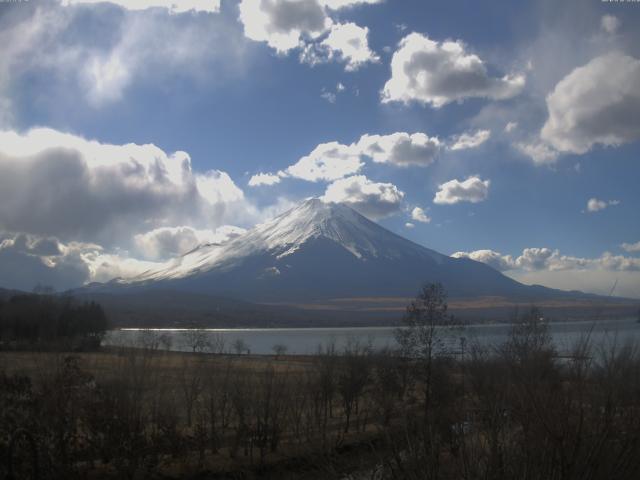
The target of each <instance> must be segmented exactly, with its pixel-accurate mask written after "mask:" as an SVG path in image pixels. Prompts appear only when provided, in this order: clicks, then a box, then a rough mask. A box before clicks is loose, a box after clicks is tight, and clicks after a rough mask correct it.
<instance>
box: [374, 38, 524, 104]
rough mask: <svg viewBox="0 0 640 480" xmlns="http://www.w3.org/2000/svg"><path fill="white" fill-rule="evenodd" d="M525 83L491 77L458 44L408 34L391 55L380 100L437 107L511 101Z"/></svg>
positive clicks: (515, 77) (514, 77)
mask: <svg viewBox="0 0 640 480" xmlns="http://www.w3.org/2000/svg"><path fill="white" fill-rule="evenodd" d="M524 84H525V78H524V76H523V75H505V76H503V77H501V78H497V77H493V76H491V75H490V74H489V72H488V70H487V66H486V64H485V62H484V61H483V60H482V59H481V58H480V57H478V56H477V55H475V54H472V53H469V52H467V48H466V46H465V45H464V44H463V43H462V42H460V41H445V42H442V43H440V42H436V41H434V40H431V39H430V38H428V37H426V36H424V35H421V34H419V33H411V34H409V35H407V36H406V37H405V38H403V39H402V41H401V42H400V45H399V48H398V50H397V51H396V52H395V53H394V54H393V58H392V60H391V78H390V79H389V80H388V81H387V83H386V84H385V86H384V89H383V90H382V101H383V102H393V101H397V102H403V103H409V102H412V101H416V102H420V103H423V104H429V105H431V106H432V107H434V108H440V107H442V106H443V105H446V104H447V103H450V102H455V101H462V100H464V99H466V98H471V97H483V98H490V99H494V100H502V99H507V98H511V97H514V96H516V95H518V94H519V93H520V92H521V91H522V89H523V87H524Z"/></svg>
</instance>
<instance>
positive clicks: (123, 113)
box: [0, 0, 640, 298]
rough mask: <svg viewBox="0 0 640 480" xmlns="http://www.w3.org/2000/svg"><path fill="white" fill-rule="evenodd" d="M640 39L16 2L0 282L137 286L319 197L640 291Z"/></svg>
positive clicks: (578, 10)
mask: <svg viewBox="0 0 640 480" xmlns="http://www.w3.org/2000/svg"><path fill="white" fill-rule="evenodd" d="M639 25H640V5H639V4H636V3H632V2H629V3H623V2H620V3H608V2H600V1H595V0H594V1H586V2H585V1H570V2H562V3H561V4H559V3H558V2H551V1H541V2H477V1H450V2H425V1H420V0H415V1H414V0H386V1H381V0H380V1H376V0H362V1H358V0H286V1H285V0H221V1H220V2H218V1H216V0H185V1H183V2H180V1H178V0H176V1H173V2H172V1H168V0H140V1H137V2H133V1H131V2H123V1H122V0H119V1H114V2H111V3H109V2H98V1H95V0H65V1H62V0H49V1H45V0H31V1H29V2H18V3H2V4H0V45H2V46H0V132H1V133H0V201H1V202H2V204H3V205H4V206H3V207H0V242H1V243H0V267H1V268H0V271H2V272H3V273H0V286H4V287H17V288H31V286H32V285H34V284H35V283H37V282H38V281H42V282H48V283H51V284H53V285H55V286H56V287H57V288H68V287H70V286H75V285H79V284H82V283H85V282H88V281H94V280H98V281H103V280H106V279H109V278H110V277H113V276H118V275H125V276H126V275H131V274H135V273H137V272H139V271H140V270H141V269H144V268H148V267H149V266H150V265H153V264H154V263H157V262H163V261H166V260H168V259H170V258H171V257H172V256H175V255H178V254H180V253H182V252H183V251H185V250H187V249H190V248H193V246H194V245H196V244H197V243H199V242H203V241H212V239H213V240H216V241H224V240H225V239H226V238H229V236H233V235H236V234H238V233H239V232H241V231H242V229H244V228H250V227H251V226H253V225H254V224H256V223H258V222H260V221H263V220H265V219H267V218H269V217H270V216H272V215H274V214H276V213H279V212H281V211H283V210H285V209H287V208H288V207H290V206H292V205H293V204H295V203H296V202H298V201H300V200H301V199H303V198H306V197H309V196H319V197H322V198H323V199H325V201H340V202H344V203H347V204H349V205H351V206H353V207H354V208H356V209H357V210H359V211H361V212H362V213H363V214H365V215H367V216H369V217H370V218H372V219H374V220H376V221H378V222H380V223H381V224H382V225H384V226H385V227H387V228H389V229H391V230H393V231H394V232H396V233H399V234H400V235H403V236H405V237H407V238H410V239H411V240H414V241H416V242H418V243H420V244H423V245H426V246H428V247H430V248H433V249H435V250H438V251H440V252H442V253H446V254H455V255H457V256H470V257H471V258H474V259H476V260H479V261H485V262H486V263H489V264H490V265H492V266H494V267H496V268H499V269H500V270H502V271H504V272H505V273H506V274H508V275H511V276H513V277H515V278H517V279H519V280H522V281H525V282H527V283H543V284H545V285H550V286H555V287H560V288H580V289H584V290H588V291H594V292H598V293H603V292H608V291H609V290H610V289H611V287H612V285H613V284H614V282H616V280H617V281H618V286H617V287H616V289H617V290H616V293H618V294H620V295H626V296H633V297H639V298H640V221H639V218H640V216H639V215H638V206H639V204H640V189H638V187H637V184H638V179H639V178H640V162H639V161H638V156H639V154H640V144H639V143H638V140H640V120H639V119H640V60H638V59H639V58H640V51H639V50H640V42H638V39H639V38H638V35H639V34H638V26H639ZM465 139H466V142H465V141H461V140H465ZM332 142H335V143H332ZM463 144H464V145H463ZM145 145H146V147H144V146H145ZM463 146H464V147H466V148H462V147H463ZM176 152H178V153H176ZM180 152H185V153H180ZM312 152H313V154H312ZM305 157H306V160H305ZM185 158H186V159H187V160H186V163H184V161H185ZM185 169H186V170H185ZM185 172H186V173H185ZM258 174H266V175H269V177H261V178H264V179H266V178H268V179H270V180H271V182H273V184H272V185H267V184H261V185H257V183H260V182H259V181H257V179H258V177H254V181H253V182H251V179H252V177H253V176H254V175H258ZM2 178H4V180H3V179H2ZM3 192H4V193H3ZM590 200H591V201H590ZM416 208H417V209H418V210H416ZM45 246H48V247H47V248H44V247H45ZM43 249H44V250H43ZM18 271H19V272H18ZM18 273H19V274H18Z"/></svg>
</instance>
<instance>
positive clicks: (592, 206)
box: [587, 198, 620, 213]
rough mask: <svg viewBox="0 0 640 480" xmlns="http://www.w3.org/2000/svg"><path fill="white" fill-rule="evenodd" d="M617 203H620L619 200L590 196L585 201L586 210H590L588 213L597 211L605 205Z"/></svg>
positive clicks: (609, 205) (605, 206)
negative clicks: (599, 198)
mask: <svg viewBox="0 0 640 480" xmlns="http://www.w3.org/2000/svg"><path fill="white" fill-rule="evenodd" d="M619 204H620V201H619V200H607V201H605V200H598V199H597V198H590V199H589V201H588V202H587V212H590V213H593V212H599V211H601V210H604V209H605V208H607V207H611V206H615V205H619Z"/></svg>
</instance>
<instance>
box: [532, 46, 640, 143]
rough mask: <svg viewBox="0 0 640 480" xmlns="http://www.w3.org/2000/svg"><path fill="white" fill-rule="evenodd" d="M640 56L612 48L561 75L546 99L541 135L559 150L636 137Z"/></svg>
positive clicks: (639, 131)
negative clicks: (561, 77)
mask: <svg viewBox="0 0 640 480" xmlns="http://www.w3.org/2000/svg"><path fill="white" fill-rule="evenodd" d="M639 84H640V60H637V59H636V58H633V57H630V56H628V55H624V54H622V53H619V52H613V53H609V54H606V55H602V56H599V57H596V58H594V59H593V60H591V61H590V62H589V63H587V64H586V65H584V66H582V67H578V68H576V69H575V70H573V71H572V72H571V73H569V74H568V75H567V76H566V77H564V78H563V79H562V80H560V82H558V84H557V85H556V87H555V88H554V90H553V92H551V94H549V96H548V97H547V108H548V111H549V117H548V119H547V121H546V123H545V124H544V126H543V127H542V131H541V138H542V140H544V141H546V142H547V143H549V144H550V145H551V146H552V147H553V148H555V149H556V150H559V151H561V152H569V153H576V154H583V153H586V152H587V151H589V150H590V149H591V148H592V147H593V146H594V145H596V144H600V145H605V146H614V147H615V146H619V145H622V144H624V143H628V142H633V141H635V140H638V139H640V115H639V112H640V90H638V88H637V85H639Z"/></svg>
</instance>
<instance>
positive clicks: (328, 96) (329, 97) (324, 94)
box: [320, 90, 337, 103]
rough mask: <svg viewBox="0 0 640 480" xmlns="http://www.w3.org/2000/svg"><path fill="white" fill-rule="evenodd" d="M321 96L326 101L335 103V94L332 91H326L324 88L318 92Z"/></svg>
mask: <svg viewBox="0 0 640 480" xmlns="http://www.w3.org/2000/svg"><path fill="white" fill-rule="evenodd" d="M320 97H321V98H324V99H325V100H326V101H327V102H329V103H336V99H337V97H336V94H335V93H333V92H327V91H326V90H323V91H322V93H321V94H320Z"/></svg>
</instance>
